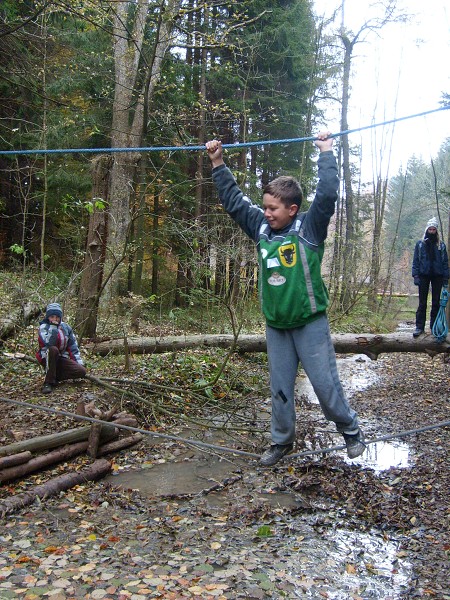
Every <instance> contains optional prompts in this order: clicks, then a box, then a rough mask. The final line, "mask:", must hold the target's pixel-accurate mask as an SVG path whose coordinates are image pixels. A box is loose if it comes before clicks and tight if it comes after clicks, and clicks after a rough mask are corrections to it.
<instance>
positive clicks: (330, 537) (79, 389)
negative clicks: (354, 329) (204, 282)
mask: <svg viewBox="0 0 450 600" xmlns="http://www.w3.org/2000/svg"><path fill="white" fill-rule="evenodd" d="M239 360H240V361H241V362H242V368H241V373H242V377H243V376H244V375H243V374H244V373H245V372H246V369H247V368H248V363H246V358H245V357H240V358H239ZM367 368H368V369H372V370H373V371H376V373H377V379H376V381H375V382H374V383H373V384H372V385H371V386H370V387H369V388H367V389H364V390H356V391H354V393H353V394H352V399H351V402H352V405H353V406H354V407H355V408H356V409H357V410H358V412H359V414H360V416H361V419H362V423H363V425H364V428H365V430H366V432H367V434H368V435H367V437H369V438H370V437H375V436H377V435H384V434H387V433H395V432H397V431H400V430H404V429H413V428H416V427H421V426H423V425H424V424H432V423H436V422H440V421H444V420H447V419H448V412H449V411H448V409H449V392H448V381H449V374H450V368H449V364H448V362H446V361H445V360H443V359H442V357H437V358H435V359H433V360H432V359H431V358H430V357H428V356H417V355H412V354H401V355H398V356H397V355H387V356H385V357H382V358H381V359H379V360H378V361H377V362H376V363H369V364H368V365H367ZM412 374H413V375H412ZM33 377H35V373H33V372H31V374H30V381H31V380H32V379H33ZM30 381H28V382H27V383H25V382H23V381H22V384H20V383H19V382H17V380H16V379H14V381H13V389H14V391H15V394H13V396H14V397H22V398H26V395H25V388H26V385H28V389H27V392H28V393H30V387H29V386H30ZM10 384H11V380H9V379H8V378H6V379H4V380H2V383H1V384H0V387H1V393H2V395H4V396H11V395H12V394H11V385H10ZM34 385H35V384H34ZM35 389H36V388H35ZM89 390H90V386H89V385H86V384H85V383H83V384H80V383H78V384H73V385H71V384H70V385H67V386H64V387H61V393H58V397H57V401H56V398H52V399H47V398H46V399H45V400H42V399H41V398H39V401H40V402H41V401H45V402H49V403H51V405H55V404H56V403H57V404H58V406H61V408H65V409H68V408H69V409H70V407H73V406H75V405H76V401H77V399H79V398H80V397H81V396H82V395H83V394H89V393H91V392H90V391H89ZM261 405H262V406H261V407H260V409H261V410H265V407H266V406H267V403H265V402H261ZM2 408H5V410H4V418H2V424H1V430H0V437H1V438H2V444H5V443H10V440H11V438H14V439H17V438H18V437H21V436H22V437H28V436H30V432H31V431H32V435H37V434H39V433H43V432H47V431H48V430H50V431H52V430H54V429H55V428H57V429H58V430H59V429H61V428H62V427H61V419H60V418H54V417H49V418H47V416H46V417H45V419H44V418H43V419H42V420H36V418H35V416H34V415H31V414H30V412H29V411H24V410H20V409H15V408H13V407H8V406H6V407H2ZM258 410H259V409H258ZM315 411H316V409H315V407H314V406H313V405H311V403H310V402H308V400H307V399H305V398H302V397H300V398H299V401H298V412H299V427H298V429H299V431H298V445H299V450H301V449H302V448H306V449H308V448H313V447H317V446H327V445H332V444H333V442H334V443H336V437H335V436H334V434H333V432H332V430H331V428H330V427H329V426H328V425H327V423H326V422H324V421H323V420H320V419H317V413H316V412H315ZM67 426H68V427H69V426H72V424H70V423H69V422H68V423H67ZM172 431H173V432H177V431H180V430H177V429H173V430H172ZM204 435H205V439H206V440H210V437H208V434H207V433H204ZM449 438H450V435H449V430H448V428H442V429H438V430H433V431H429V432H426V433H420V434H417V435H414V436H411V437H409V438H408V439H405V440H404V441H405V442H407V443H408V445H409V446H410V448H411V452H412V455H413V463H412V464H411V465H410V466H408V467H406V468H398V467H391V468H389V469H386V470H382V471H380V472H377V471H375V470H374V469H370V468H366V467H364V465H359V464H349V463H348V462H346V461H345V459H344V456H343V455H342V454H339V453H337V454H334V455H317V456H315V457H309V458H306V459H301V460H292V461H286V462H284V463H282V464H281V465H277V466H276V467H275V468H273V469H268V470H263V469H260V468H259V467H258V466H257V463H256V462H255V461H248V460H244V459H242V458H239V457H238V458H236V457H233V456H232V455H227V456H226V457H222V458H221V457H218V456H217V454H216V453H213V455H212V456H211V455H207V458H205V454H206V453H202V452H200V451H199V450H198V449H194V448H189V449H186V447H185V446H184V445H183V444H179V443H176V442H167V441H163V442H161V441H159V442H158V443H156V442H155V440H145V441H144V442H143V443H141V444H140V446H139V447H138V449H132V450H128V451H124V452H122V453H120V454H118V455H116V456H115V457H114V470H113V472H114V473H115V475H112V476H110V477H109V478H108V480H107V481H106V480H104V481H100V482H97V483H87V484H86V485H83V486H77V487H76V488H74V489H72V490H69V491H68V492H66V493H64V494H61V495H60V497H57V498H49V499H46V500H43V501H41V502H39V503H36V504H34V505H33V506H32V507H29V508H28V509H23V511H21V512H20V513H18V514H15V515H13V516H10V517H8V518H6V519H5V520H4V522H3V523H2V529H1V530H0V598H2V600H3V599H4V598H5V599H7V598H18V597H20V598H24V599H25V600H34V599H36V598H52V599H53V600H60V599H65V600H68V599H72V598H74V599H75V598H86V599H90V598H103V599H106V600H109V599H119V600H125V599H132V600H140V599H141V598H143V599H144V598H160V599H183V598H204V599H206V600H208V599H213V598H218V599H219V600H223V599H231V598H233V599H234V598H254V599H259V598H261V599H263V598H269V597H270V598H301V597H305V598H334V599H339V598H354V599H358V598H364V599H366V598H380V597H383V598H423V597H425V598H426V597H429V598H440V599H443V600H444V599H448V598H450V595H449V594H448V592H447V582H448V579H449V577H448V575H449V568H448V567H449V560H448V559H449V553H450V546H449V544H448V525H449V518H450V507H449V503H448V489H449V483H450V482H449V468H448V466H449V461H448V447H449V441H450V440H449ZM225 441H226V443H227V444H229V445H232V444H231V443H230V440H229V439H227V438H225ZM84 460H86V459H85V458H82V457H80V458H79V459H77V460H74V461H72V462H71V463H70V465H61V466H59V467H56V468H55V469H51V470H50V471H48V472H45V473H39V474H37V475H36V476H34V477H29V478H28V479H27V480H26V481H17V482H14V483H13V484H8V485H7V486H3V487H2V488H1V489H0V498H4V497H7V496H8V495H10V494H14V493H18V492H19V491H21V490H23V489H26V488H27V487H28V486H30V485H34V484H35V483H36V482H37V481H41V480H45V478H47V477H50V476H53V475H54V474H55V473H59V472H61V470H62V469H67V468H68V467H70V468H72V469H76V468H78V467H79V466H80V465H81V464H82V463H83V461H84ZM224 463H225V464H226V468H225V467H224V466H223V465H224ZM180 464H181V466H180V468H181V470H183V468H184V469H185V470H186V472H187V474H188V475H192V474H195V476H196V477H197V479H198V480H199V482H200V484H199V487H197V488H196V489H191V490H187V491H186V489H184V490H183V489H182V488H183V485H181V488H178V489H177V488H175V490H174V491H172V492H170V493H168V492H167V490H165V491H164V493H160V492H161V490H159V489H158V477H160V475H159V474H158V469H162V468H165V469H166V470H170V468H171V465H177V466H178V465H180ZM142 467H145V468H142ZM191 467H193V470H192V469H191ZM200 467H201V468H200ZM161 472H162V471H161ZM130 473H131V474H133V475H135V476H137V477H141V480H142V479H145V478H147V479H149V478H150V475H153V474H155V475H154V478H153V479H152V482H153V483H152V485H153V489H151V490H150V491H149V490H148V489H146V490H145V491H143V490H142V489H140V488H143V487H144V486H140V485H139V484H133V487H126V486H125V487H123V486H121V485H120V484H119V483H117V484H116V483H115V481H114V479H116V480H117V482H119V481H120V476H121V475H122V474H127V475H129V474H130ZM202 478H203V479H202ZM136 481H139V479H137V480H136ZM227 482H228V483H227Z"/></svg>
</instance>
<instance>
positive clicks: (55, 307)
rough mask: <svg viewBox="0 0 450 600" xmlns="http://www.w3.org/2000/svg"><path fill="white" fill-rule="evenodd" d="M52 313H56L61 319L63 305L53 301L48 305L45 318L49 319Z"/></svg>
mask: <svg viewBox="0 0 450 600" xmlns="http://www.w3.org/2000/svg"><path fill="white" fill-rule="evenodd" d="M52 315H56V316H57V317H59V318H60V319H62V316H63V312H62V308H61V305H60V304H58V303H57V302H52V303H50V304H49V305H48V306H47V310H46V311H45V318H46V319H48V318H49V317H51V316H52Z"/></svg>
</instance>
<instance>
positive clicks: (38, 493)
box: [0, 403, 143, 515]
mask: <svg viewBox="0 0 450 600" xmlns="http://www.w3.org/2000/svg"><path fill="white" fill-rule="evenodd" d="M77 414H80V415H82V416H88V417H92V418H95V419H96V421H95V422H92V424H91V425H88V426H85V427H79V428H76V429H70V430H67V431H62V432H58V433H53V434H50V435H44V436H38V437H34V438H31V439H28V440H22V441H20V442H14V443H12V444H8V445H6V446H2V447H0V484H4V483H7V482H11V481H14V480H17V479H20V478H23V477H26V476H27V475H30V474H32V473H36V472H38V471H42V470H44V469H47V468H49V467H51V466H54V465H56V464H58V463H61V462H65V461H68V460H70V459H72V458H74V457H76V456H79V455H81V454H83V453H87V454H88V456H89V457H90V458H92V459H93V462H92V463H91V464H89V465H87V466H85V467H84V468H82V469H81V470H79V471H75V472H71V473H65V474H63V475H59V476H58V477H54V478H51V479H49V480H48V481H46V482H45V483H43V484H41V485H38V486H35V487H33V488H30V489H29V490H28V491H27V492H25V493H22V494H17V495H14V496H11V497H9V498H6V499H5V500H3V501H0V515H5V514H9V513H11V512H14V511H15V510H17V509H19V508H22V507H24V506H27V505H29V504H31V503H32V502H34V500H35V499H36V498H40V499H44V498H48V497H50V496H53V495H55V494H57V493H59V492H61V491H65V490H67V489H69V488H71V487H73V486H75V485H80V484H81V483H84V482H86V481H94V480H97V479H99V478H101V477H104V476H105V475H107V474H108V473H109V472H110V470H111V468H112V465H111V462H110V461H108V460H106V459H104V458H98V457H101V456H105V455H107V454H111V453H113V452H118V451H120V450H122V449H124V448H128V447H130V446H132V445H134V444H137V443H138V442H139V441H141V440H142V437H143V436H142V435H141V434H140V433H134V434H132V435H126V436H124V437H119V435H120V430H121V428H120V425H125V426H128V427H137V425H138V423H137V420H136V418H135V417H134V416H133V415H131V414H129V413H126V412H116V409H111V410H110V411H108V412H103V411H101V410H99V409H97V408H95V406H94V405H93V404H92V403H91V404H87V405H85V404H84V403H80V404H79V405H78V407H77ZM99 421H103V422H102V423H100V422H99ZM118 426H119V427H118ZM122 431H123V429H122Z"/></svg>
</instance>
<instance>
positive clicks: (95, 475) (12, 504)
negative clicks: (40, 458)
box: [0, 458, 111, 516]
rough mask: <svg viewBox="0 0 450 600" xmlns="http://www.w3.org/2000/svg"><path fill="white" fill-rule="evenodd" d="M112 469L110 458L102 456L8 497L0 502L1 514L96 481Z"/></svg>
mask: <svg viewBox="0 0 450 600" xmlns="http://www.w3.org/2000/svg"><path fill="white" fill-rule="evenodd" d="M110 471H111V463H110V462H109V460H106V459H104V458H101V459H99V460H96V461H95V462H93V463H92V464H91V465H89V466H88V467H86V468H85V469H83V470H82V471H77V472H74V473H66V474H64V475H60V476H59V477H55V478H53V479H50V480H49V481H46V482H45V483H43V484H42V485H37V486H35V487H34V488H31V489H30V490H29V491H28V492H24V493H23V494H18V495H17V496H12V497H10V498H7V499H6V500H4V501H3V502H1V503H0V515H1V516H4V515H6V514H10V513H12V512H14V511H15V510H19V509H20V508H23V507H25V506H29V505H30V504H32V503H33V502H34V501H35V500H36V498H40V499H41V500H42V499H44V498H49V497H50V496H54V495H55V494H58V493H59V492H62V491H65V490H68V489H70V488H72V487H74V486H76V485H82V484H83V483H86V482H87V481H95V480H97V479H100V478H101V477H104V476H105V475H107V474H108V473H109V472H110Z"/></svg>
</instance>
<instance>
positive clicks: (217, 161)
mask: <svg viewBox="0 0 450 600" xmlns="http://www.w3.org/2000/svg"><path fill="white" fill-rule="evenodd" d="M205 146H206V150H207V151H208V156H209V159H210V161H211V164H212V166H213V167H218V166H219V165H223V164H224V160H223V150H222V142H219V140H211V141H209V142H206V144H205Z"/></svg>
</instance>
